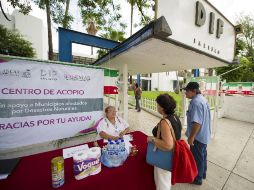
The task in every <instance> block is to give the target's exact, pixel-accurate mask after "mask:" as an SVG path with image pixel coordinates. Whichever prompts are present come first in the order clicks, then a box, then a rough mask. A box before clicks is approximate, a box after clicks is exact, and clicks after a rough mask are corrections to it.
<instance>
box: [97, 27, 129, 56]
mask: <svg viewBox="0 0 254 190" xmlns="http://www.w3.org/2000/svg"><path fill="white" fill-rule="evenodd" d="M124 34H125V33H124V32H122V31H116V30H114V29H113V28H110V29H109V30H108V31H107V32H106V33H104V34H102V35H100V37H102V38H106V39H109V40H114V41H117V42H123V41H124V40H125V38H124ZM106 53H107V50H104V49H99V50H98V51H97V54H98V58H100V57H102V56H103V55H105V54H106Z"/></svg>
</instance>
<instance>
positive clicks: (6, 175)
mask: <svg viewBox="0 0 254 190" xmlns="http://www.w3.org/2000/svg"><path fill="white" fill-rule="evenodd" d="M7 177H8V174H0V180H1V179H6V178H7Z"/></svg>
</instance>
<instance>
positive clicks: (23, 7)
mask: <svg viewBox="0 0 254 190" xmlns="http://www.w3.org/2000/svg"><path fill="white" fill-rule="evenodd" d="M7 2H9V3H10V4H11V6H12V7H13V8H19V12H21V13H23V14H24V15H27V14H28V13H29V12H30V11H31V10H32V7H31V5H30V2H29V1H20V0H7Z"/></svg>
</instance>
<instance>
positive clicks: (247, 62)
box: [216, 15, 254, 82]
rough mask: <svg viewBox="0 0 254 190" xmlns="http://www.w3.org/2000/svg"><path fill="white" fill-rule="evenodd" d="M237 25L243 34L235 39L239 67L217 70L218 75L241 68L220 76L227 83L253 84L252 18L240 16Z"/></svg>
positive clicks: (253, 41) (253, 19)
mask: <svg viewBox="0 0 254 190" xmlns="http://www.w3.org/2000/svg"><path fill="white" fill-rule="evenodd" d="M237 24H241V25H242V28H243V33H242V34H240V35H238V36H237V39H236V56H238V57H239V58H240V64H239V65H229V66H227V67H221V68H217V69H216V72H217V74H218V75H220V74H222V73H225V72H227V71H230V70H232V69H234V68H237V67H239V66H242V67H241V68H239V69H237V70H235V71H232V72H230V73H228V74H225V75H223V76H222V79H226V80H227V81H228V82H253V81H254V18H253V17H251V16H250V15H240V16H239V17H238V21H237Z"/></svg>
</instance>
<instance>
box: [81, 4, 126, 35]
mask: <svg viewBox="0 0 254 190" xmlns="http://www.w3.org/2000/svg"><path fill="white" fill-rule="evenodd" d="M78 6H79V7H80V10H81V17H82V21H83V24H84V25H85V26H86V25H87V24H88V22H89V21H93V22H94V23H95V24H96V27H97V29H98V30H99V32H100V33H103V32H107V31H109V30H110V28H114V29H115V30H117V31H123V30H124V29H125V28H126V25H125V24H124V23H123V22H121V18H122V15H121V14H120V12H119V11H120V9H121V7H120V5H119V3H118V1H117V0H79V1H78Z"/></svg>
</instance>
